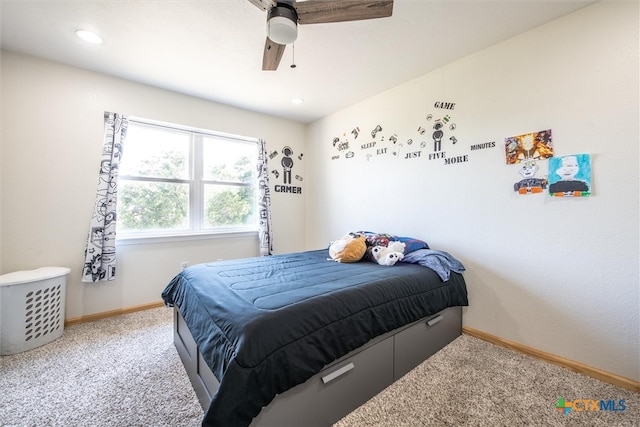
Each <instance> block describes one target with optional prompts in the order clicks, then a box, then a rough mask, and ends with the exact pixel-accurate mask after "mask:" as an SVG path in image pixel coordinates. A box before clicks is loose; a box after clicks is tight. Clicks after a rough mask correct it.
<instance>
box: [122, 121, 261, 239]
mask: <svg viewBox="0 0 640 427" xmlns="http://www.w3.org/2000/svg"><path fill="white" fill-rule="evenodd" d="M131 123H134V124H136V125H142V126H152V127H158V128H162V129H167V130H171V131H178V132H184V133H189V134H190V144H189V145H190V147H189V172H190V177H189V179H176V178H166V179H165V178H141V177H135V176H124V175H123V176H119V177H118V179H119V180H128V181H139V182H152V181H156V182H169V183H183V184H189V224H190V229H188V230H175V231H172V230H164V231H159V230H153V231H121V230H119V231H118V232H117V235H116V242H117V243H118V244H139V243H163V242H174V241H182V240H200V239H211V238H228V237H244V236H257V234H258V219H257V218H256V223H255V224H254V225H250V226H236V227H216V228H204V227H203V224H204V202H203V198H204V197H203V195H204V186H205V184H224V185H238V186H242V187H245V186H247V185H246V184H244V183H233V182H226V181H224V182H220V181H211V180H205V179H203V163H204V162H203V157H202V155H203V148H202V147H203V146H202V138H203V137H213V138H216V139H223V140H224V139H226V140H229V141H233V142H234V143H236V142H243V143H247V144H254V145H256V159H257V157H258V146H257V145H258V143H259V140H258V139H257V138H252V137H246V136H240V135H233V134H228V133H223V132H217V131H212V130H208V129H201V128H195V127H191V126H183V125H177V124H173V123H166V122H160V121H157V120H150V119H145V118H139V117H131V116H130V117H129V126H131ZM126 152H127V141H126V139H125V143H124V149H123V156H126ZM250 186H251V187H254V188H256V189H257V187H258V182H257V180H256V182H254V183H252V185H250ZM257 202H258V201H257V199H256V200H255V207H256V212H257V208H258V203H257ZM118 204H119V203H118Z"/></svg>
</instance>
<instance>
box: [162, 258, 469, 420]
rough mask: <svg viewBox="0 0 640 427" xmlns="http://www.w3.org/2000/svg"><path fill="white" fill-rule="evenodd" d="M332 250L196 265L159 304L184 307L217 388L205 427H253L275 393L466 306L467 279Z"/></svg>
mask: <svg viewBox="0 0 640 427" xmlns="http://www.w3.org/2000/svg"><path fill="white" fill-rule="evenodd" d="M327 256H328V253H327V251H326V250H319V251H309V252H302V253H294V254H285V255H274V256H269V257H258V258H246V259H241V260H233V261H224V262H216V263H210V264H200V265H194V266H192V267H189V268H187V269H185V270H183V271H182V272H181V273H180V274H178V275H177V276H176V277H175V278H174V279H173V280H172V281H171V282H170V283H169V284H168V285H167V287H166V288H165V289H164V291H163V293H162V298H163V300H164V301H165V303H166V304H167V305H169V306H174V305H175V306H177V307H178V309H179V310H180V313H181V314H182V316H183V317H184V319H185V322H186V324H187V326H188V327H189V330H190V331H191V333H192V335H193V337H194V339H195V340H196V343H197V345H198V348H199V350H200V352H201V353H202V355H203V358H204V359H205V361H206V362H207V364H208V365H209V367H210V368H211V370H212V371H213V373H214V375H215V376H216V378H217V379H218V380H219V381H220V386H219V388H218V391H217V392H216V393H215V395H214V396H213V399H212V401H211V405H210V407H209V409H208V411H207V412H206V414H205V417H204V419H203V425H204V426H225V427H228V426H245V425H249V424H250V423H251V421H252V419H253V417H255V416H256V415H257V414H258V413H259V412H260V410H261V409H262V407H263V406H266V405H267V404H268V403H269V402H270V401H271V400H272V399H273V398H274V397H275V396H276V394H278V393H282V392H284V391H286V390H288V389H289V388H291V387H294V386H296V385H298V384H301V383H303V382H305V381H306V380H307V379H309V378H310V377H312V376H313V375H314V374H316V373H317V372H319V371H320V370H321V369H322V368H323V367H324V366H325V365H327V364H328V363H331V362H333V361H334V360H336V359H338V358H340V357H342V356H344V355H345V354H347V353H348V352H350V351H352V350H354V349H356V348H358V347H360V346H362V345H363V344H365V343H367V342H368V341H369V340H371V339H372V338H374V337H376V336H378V335H381V334H383V333H385V332H389V331H392V330H393V329H396V328H398V327H400V326H403V325H405V324H408V323H411V322H413V321H416V320H419V319H421V318H423V317H425V316H428V315H431V314H435V313H437V312H439V311H441V310H443V309H445V308H447V307H451V306H465V305H468V302H467V290H466V285H465V282H464V279H463V277H462V275H460V274H458V273H456V272H452V273H451V276H450V278H449V280H448V281H447V282H443V281H442V280H441V279H440V277H439V276H438V274H436V273H435V272H434V271H433V270H432V269H429V268H426V267H423V266H420V265H417V264H396V265H395V266H393V267H386V266H380V265H377V264H374V263H370V262H366V261H365V262H359V263H353V264H342V263H337V262H333V261H328V260H327Z"/></svg>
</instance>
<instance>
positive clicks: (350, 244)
mask: <svg viewBox="0 0 640 427" xmlns="http://www.w3.org/2000/svg"><path fill="white" fill-rule="evenodd" d="M366 251H367V244H366V243H365V239H364V236H363V235H361V234H356V233H349V234H347V235H346V236H343V237H341V238H339V239H338V240H335V241H333V242H331V245H330V246H329V255H330V256H331V259H332V260H334V261H337V262H358V261H360V260H361V259H362V257H363V256H364V254H365V252H366Z"/></svg>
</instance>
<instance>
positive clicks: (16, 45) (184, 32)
mask: <svg viewBox="0 0 640 427" xmlns="http://www.w3.org/2000/svg"><path fill="white" fill-rule="evenodd" d="M345 1H349V0H345ZM591 3H595V1H593V0H589V1H587V0H585V1H583V0H567V1H560V0H554V1H548V0H547V1H545V0H505V1H489V0H466V1H462V0H395V4H394V9H393V15H392V16H391V17H390V18H382V19H375V20H367V21H357V22H347V23H331V24H313V25H301V26H299V31H298V40H297V41H296V42H295V64H296V65H297V67H296V68H291V67H290V65H291V63H292V61H293V59H292V53H293V49H292V48H291V45H289V46H287V49H286V51H285V53H284V57H283V59H282V62H281V63H280V67H279V69H278V70H277V71H262V69H261V68H262V51H263V48H264V43H265V22H266V12H263V11H261V10H259V9H258V8H256V7H255V6H254V5H252V4H251V3H250V2H249V1H248V0H197V1H196V0H144V1H143V0H137V1H136V0H118V1H114V0H106V1H105V0H103V1H96V0H66V1H65V0H46V1H32V0H19V1H18V0H1V3H0V4H1V6H2V8H1V10H0V14H1V20H2V22H1V23H2V35H1V37H2V38H1V42H2V48H3V49H7V50H11V51H16V52H22V53H26V54H29V55H33V56H37V57H42V58H46V59H50V60H54V61H58V62H62V63H65V64H69V65H73V66H76V67H80V68H84V69H88V70H94V71H99V72H102V73H106V74H110V75H114V76H118V77H122V78H125V79H129V80H133V81H136V82H141V83H146V84H149V85H153V86H158V87H161V88H165V89H169V90H173V91H177V92H181V93H185V94H188V95H193V96H197V97H201V98H205V99H208V100H212V101H216V102H221V103H224V104H230V105H234V106H238V107H241V108H245V109H249V110H254V111H258V112H262V113H266V114H271V115H274V116H279V117H284V118H288V119H291V120H295V121H298V122H302V123H309V122H312V121H314V120H316V119H319V118H321V117H324V116H326V115H328V114H331V113H333V112H335V111H338V110H340V109H342V108H344V107H347V106H349V105H352V104H354V103H356V102H359V101H362V100H364V99H366V98H368V97H371V96H373V95H376V94H378V93H380V92H383V91H385V90H387V89H390V88H392V87H394V86H397V85H399V84H401V83H403V82H405V81H408V80H410V79H413V78H416V77H419V76H421V75H423V74H426V73H428V72H430V71H432V70H434V69H436V68H439V67H441V66H443V65H446V64H447V63H450V62H452V61H455V60H457V59H459V58H462V57H464V56H466V55H469V54H472V53H474V52H478V51H480V50H482V49H485V48H487V47H489V46H491V45H494V44H496V43H498V42H500V41H502V40H505V39H508V38H510V37H513V36H515V35H517V34H520V33H522V32H525V31H527V30H530V29H532V28H534V27H537V26H540V25H542V24H544V23H546V22H549V21H551V20H553V19H556V18H558V17H560V16H563V15H566V14H568V13H571V12H573V11H575V10H577V9H580V8H582V7H585V6H587V5H589V4H591ZM78 28H85V29H90V30H94V31H95V32H97V33H98V34H99V35H101V36H102V37H103V38H104V40H105V42H104V44H102V45H99V46H95V45H89V44H86V43H85V42H83V41H81V40H80V39H78V38H76V37H75V35H74V31H75V30H76V29H78ZM297 97H300V98H303V99H304V100H305V102H304V103H303V104H301V105H294V104H292V103H291V99H292V98H297Z"/></svg>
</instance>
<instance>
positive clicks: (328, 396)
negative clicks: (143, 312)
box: [174, 307, 462, 427]
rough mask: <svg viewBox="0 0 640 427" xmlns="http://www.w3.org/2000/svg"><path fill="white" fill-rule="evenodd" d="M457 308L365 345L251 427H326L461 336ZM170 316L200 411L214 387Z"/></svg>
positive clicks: (179, 321)
mask: <svg viewBox="0 0 640 427" xmlns="http://www.w3.org/2000/svg"><path fill="white" fill-rule="evenodd" d="M461 310H462V309H461V307H450V308H447V309H445V310H443V311H441V312H439V313H437V314H435V315H433V316H430V317H428V318H425V319H422V320H421V321H418V322H415V323H413V324H410V325H408V326H405V327H403V328H400V329H398V330H395V331H392V332H389V333H387V334H384V335H382V336H380V337H377V338H375V339H373V340H371V341H370V342H369V343H367V344H365V345H364V346H363V347H361V348H359V349H356V350H354V351H353V352H351V353H349V354H347V355H346V356H344V357H342V358H340V359H339V360H338V361H336V362H334V363H332V364H330V365H328V366H327V367H325V368H324V369H323V370H322V371H321V372H319V373H318V374H316V375H314V376H313V377H311V378H310V379H309V380H307V381H306V382H305V383H303V384H300V385H298V386H296V387H294V388H292V389H290V390H287V391H286V392H284V393H282V394H279V395H278V396H276V398H275V399H274V400H273V401H272V402H271V403H270V404H269V405H267V406H266V407H264V408H263V410H262V411H261V412H260V414H259V415H258V416H257V417H256V418H254V420H253V422H252V423H251V426H253V427H257V426H260V427H264V426H278V427H286V426H296V427H297V426H299V425H300V424H301V423H303V424H304V425H305V427H311V426H328V425H331V424H333V423H335V422H336V421H338V420H339V419H341V418H342V417H344V416H345V415H346V414H348V413H349V412H351V411H353V410H354V409H356V408H357V407H358V406H360V405H362V404H363V403H365V402H366V401H367V400H369V399H370V398H372V397H373V396H375V395H376V394H378V393H379V392H380V391H382V390H383V389H384V388H386V387H387V386H389V385H390V384H391V383H393V381H395V380H397V379H399V378H400V377H401V376H403V375H405V374H406V373H407V372H409V371H410V370H412V369H413V368H414V367H416V366H418V365H419V364H420V363H422V362H423V361H424V360H426V359H427V358H428V357H429V356H431V355H432V354H434V353H435V352H437V351H438V350H440V349H441V348H442V347H444V346H445V345H447V344H448V343H449V342H451V341H453V340H454V339H455V338H456V337H457V336H459V335H460V333H461V327H462V318H461ZM174 311H175V329H174V334H175V335H174V342H175V344H176V347H177V349H178V353H179V354H180V357H181V359H182V361H183V364H184V365H185V369H186V371H187V374H188V376H189V378H190V380H191V383H192V385H193V387H194V390H195V392H196V394H197V396H198V399H199V400H200V404H201V405H202V407H203V409H205V410H206V408H208V406H209V403H210V400H211V397H212V395H213V394H214V393H215V391H216V389H217V387H218V384H219V382H218V381H217V379H216V378H215V376H214V375H213V373H212V372H211V370H210V369H209V367H208V366H207V365H206V363H205V362H204V359H203V358H202V356H201V355H200V352H199V351H198V349H197V346H196V344H195V341H194V340H193V337H192V336H191V333H190V331H189V329H188V328H187V325H186V323H185V322H184V319H183V318H182V316H181V315H180V312H179V311H178V310H177V309H174Z"/></svg>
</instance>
